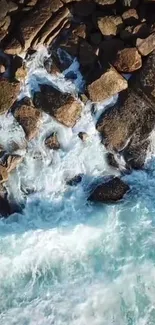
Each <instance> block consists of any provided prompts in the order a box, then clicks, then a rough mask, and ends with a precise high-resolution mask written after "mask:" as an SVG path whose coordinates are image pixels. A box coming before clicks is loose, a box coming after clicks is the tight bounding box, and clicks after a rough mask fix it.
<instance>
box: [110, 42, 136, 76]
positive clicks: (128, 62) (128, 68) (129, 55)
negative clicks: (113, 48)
mask: <svg viewBox="0 0 155 325" xmlns="http://www.w3.org/2000/svg"><path fill="white" fill-rule="evenodd" d="M114 66H115V68H116V69H117V70H118V71H119V72H124V73H130V72H133V71H135V70H138V69H140V68H141V66H142V58H141V55H140V54H139V53H138V51H137V49H136V47H130V48H125V49H123V50H121V51H119V52H118V55H117V58H116V60H115V63H114Z"/></svg>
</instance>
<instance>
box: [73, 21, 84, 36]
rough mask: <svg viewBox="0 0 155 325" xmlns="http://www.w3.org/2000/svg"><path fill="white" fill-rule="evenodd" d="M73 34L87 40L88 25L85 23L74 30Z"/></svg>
mask: <svg viewBox="0 0 155 325" xmlns="http://www.w3.org/2000/svg"><path fill="white" fill-rule="evenodd" d="M72 34H73V35H74V36H78V37H81V38H84V39H85V38H86V25H85V24H84V23H82V24H80V25H78V26H77V27H75V28H74V29H73V30H72Z"/></svg>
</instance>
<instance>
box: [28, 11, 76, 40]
mask: <svg viewBox="0 0 155 325" xmlns="http://www.w3.org/2000/svg"><path fill="white" fill-rule="evenodd" d="M69 15H70V11H69V9H68V8H62V9H60V11H59V12H58V13H57V15H56V16H55V17H51V18H50V19H49V20H48V21H47V23H46V24H45V25H44V26H43V28H42V29H41V30H40V33H39V41H38V44H43V43H45V42H46V39H47V38H48V36H49V35H50V34H51V33H52V32H53V31H54V30H55V29H57V28H58V29H59V25H60V24H61V23H62V21H63V20H64V19H65V18H66V17H69ZM57 34H58V33H57ZM32 46H33V43H32Z"/></svg>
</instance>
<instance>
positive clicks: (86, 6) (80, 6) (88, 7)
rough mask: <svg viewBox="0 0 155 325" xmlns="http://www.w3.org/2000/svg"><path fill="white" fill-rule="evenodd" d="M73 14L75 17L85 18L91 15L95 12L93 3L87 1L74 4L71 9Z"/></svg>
mask: <svg viewBox="0 0 155 325" xmlns="http://www.w3.org/2000/svg"><path fill="white" fill-rule="evenodd" d="M73 10H74V14H75V15H77V16H82V17H87V16H89V15H91V14H92V13H93V11H94V10H95V2H94V1H92V0H89V1H85V0H83V1H80V2H76V3H75V4H74V7H73Z"/></svg>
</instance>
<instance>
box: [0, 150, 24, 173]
mask: <svg viewBox="0 0 155 325" xmlns="http://www.w3.org/2000/svg"><path fill="white" fill-rule="evenodd" d="M22 160H23V157H21V156H19V155H8V154H6V155H5V156H4V161H3V163H2V164H3V167H5V168H6V170H7V172H8V173H10V172H11V171H12V170H14V169H15V168H16V167H17V166H18V165H19V164H20V163H21V162H22Z"/></svg>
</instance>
